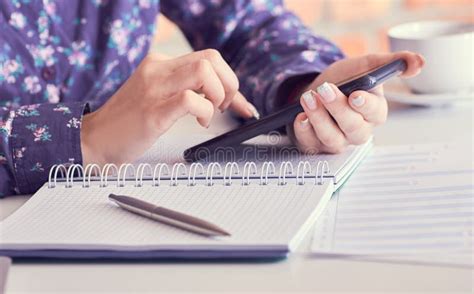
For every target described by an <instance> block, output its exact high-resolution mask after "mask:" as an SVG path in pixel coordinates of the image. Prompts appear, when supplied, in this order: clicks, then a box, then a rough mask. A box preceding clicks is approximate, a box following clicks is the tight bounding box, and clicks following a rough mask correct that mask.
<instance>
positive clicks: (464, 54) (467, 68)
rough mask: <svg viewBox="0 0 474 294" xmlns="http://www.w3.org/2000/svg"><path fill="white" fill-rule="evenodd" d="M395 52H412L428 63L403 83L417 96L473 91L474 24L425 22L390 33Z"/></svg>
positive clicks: (408, 25) (396, 29) (400, 27)
mask: <svg viewBox="0 0 474 294" xmlns="http://www.w3.org/2000/svg"><path fill="white" fill-rule="evenodd" d="M388 37H389V41H390V49H391V51H392V52H395V51H402V50H409V51H413V52H416V53H420V54H421V55H423V57H424V58H425V60H426V64H425V66H424V68H423V70H422V72H421V73H420V74H419V75H418V76H416V77H414V78H410V79H405V80H404V81H405V82H406V83H407V85H408V86H409V87H410V89H411V90H412V91H413V92H416V93H450V92H467V91H473V90H474V48H473V47H474V24H469V23H462V22H455V21H422V22H412V23H405V24H401V25H397V26H395V27H393V28H391V29H390V30H389V31H388Z"/></svg>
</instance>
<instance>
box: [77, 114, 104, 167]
mask: <svg viewBox="0 0 474 294" xmlns="http://www.w3.org/2000/svg"><path fill="white" fill-rule="evenodd" d="M97 130H98V128H97V117H96V115H95V113H94V112H93V113H89V114H86V115H84V116H83V117H82V127H81V152H82V164H83V166H87V165H88V164H93V163H95V164H98V165H99V166H103V165H104V164H105V163H106V160H105V158H104V156H103V155H102V153H101V151H100V148H99V144H98V143H99V141H98V140H97V136H96V134H95V133H96V132H97Z"/></svg>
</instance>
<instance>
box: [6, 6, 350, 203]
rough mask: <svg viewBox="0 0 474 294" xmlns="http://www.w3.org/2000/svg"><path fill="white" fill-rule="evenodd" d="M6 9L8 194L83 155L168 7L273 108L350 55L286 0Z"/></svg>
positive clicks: (201, 45)
mask: <svg viewBox="0 0 474 294" xmlns="http://www.w3.org/2000/svg"><path fill="white" fill-rule="evenodd" d="M0 9H1V15H0V197H1V196H6V195H12V194H25V193H33V192H35V191H36V190H37V189H38V188H39V187H40V186H41V185H42V184H43V183H44V182H46V181H47V178H48V171H49V168H50V167H51V166H52V165H53V164H58V163H68V162H75V163H81V162H82V156H81V148H80V146H81V145H80V128H81V120H82V116H83V115H84V114H86V113H87V112H89V111H94V110H95V109H97V108H98V107H100V106H101V105H102V104H103V103H104V102H105V101H106V100H107V99H108V98H109V97H110V96H111V95H113V93H114V92H115V91H117V89H118V88H119V87H120V86H121V85H122V83H123V82H124V81H125V80H126V79H127V78H128V77H129V76H130V75H131V74H132V73H133V71H134V70H135V68H136V67H137V65H138V64H139V63H140V61H141V60H142V59H143V57H144V56H145V55H146V54H147V52H148V50H149V46H150V41H151V39H152V36H153V34H154V32H155V23H156V16H157V15H158V13H160V11H161V12H162V13H163V14H164V15H165V16H167V17H168V18H169V19H171V20H172V21H173V22H175V23H176V24H177V25H178V26H179V27H180V29H181V30H182V31H183V33H184V34H185V36H186V38H187V39H188V41H189V42H190V44H191V46H192V47H193V48H194V49H195V50H200V49H205V48H215V49H217V50H219V51H220V52H221V53H222V55H223V56H224V58H225V59H226V60H227V62H229V64H230V65H231V66H232V68H233V69H234V71H235V72H236V74H237V76H238V77H239V80H240V86H241V91H242V92H243V94H244V95H245V96H246V97H247V98H248V99H249V100H250V101H252V102H253V103H254V104H255V105H256V106H257V108H258V109H259V110H260V111H261V112H264V113H268V112H271V111H272V110H273V109H274V108H275V97H276V95H277V92H278V91H279V90H280V88H281V87H280V86H281V85H282V84H283V82H284V81H286V80H288V79H289V78H292V77H299V76H303V75H308V74H317V73H318V72H321V71H322V70H323V69H324V68H325V67H327V66H328V65H329V64H331V63H332V62H334V61H335V60H338V59H340V58H342V53H341V52H340V51H339V49H338V48H337V47H335V46H334V45H333V44H331V43H330V42H328V41H326V40H324V39H323V38H320V37H316V36H314V35H313V34H312V33H311V32H310V31H309V30H308V29H307V28H306V27H304V26H303V25H302V24H301V22H300V21H299V19H298V18H296V17H295V16H294V15H293V14H292V13H290V12H289V11H287V10H286V9H285V8H284V6H283V5H282V3H281V1H271V0H234V1H227V0H180V1H176V0H161V1H159V0H62V1H60V0H58V1H52V0H10V1H2V2H1V3H0Z"/></svg>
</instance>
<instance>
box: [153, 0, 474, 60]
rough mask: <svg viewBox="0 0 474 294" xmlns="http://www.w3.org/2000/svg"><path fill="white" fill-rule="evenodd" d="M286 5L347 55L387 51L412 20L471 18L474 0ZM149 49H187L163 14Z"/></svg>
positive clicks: (323, 0) (322, 0)
mask: <svg viewBox="0 0 474 294" xmlns="http://www.w3.org/2000/svg"><path fill="white" fill-rule="evenodd" d="M284 2H285V4H286V6H287V7H288V8H289V9H290V10H291V11H293V12H294V13H295V14H296V15H298V16H299V17H300V18H301V19H302V20H303V22H304V23H305V24H306V25H307V26H309V27H311V28H312V29H313V31H314V32H315V33H316V34H318V35H322V36H325V37H327V38H329V39H331V40H332V41H333V42H335V43H336V44H338V45H339V47H341V48H342V50H343V51H344V52H345V53H346V54H347V55H348V56H357V55H361V54H365V53H368V52H383V51H388V42H387V38H386V32H387V30H388V28H390V27H391V26H393V25H396V24H399V23H404V22H409V21H415V20H460V21H466V22H474V0H286V1H284ZM157 21H158V31H157V35H156V37H155V40H154V43H153V47H152V50H153V51H159V52H161V53H164V54H167V55H171V56H177V55H181V54H184V53H187V52H189V51H190V50H191V49H190V47H189V46H188V45H187V43H186V40H185V39H184V37H183V36H182V34H181V33H180V32H179V29H177V28H176V27H175V26H174V25H173V24H172V23H171V22H170V21H168V20H167V19H166V18H165V17H163V16H160V17H159V18H158V20H157Z"/></svg>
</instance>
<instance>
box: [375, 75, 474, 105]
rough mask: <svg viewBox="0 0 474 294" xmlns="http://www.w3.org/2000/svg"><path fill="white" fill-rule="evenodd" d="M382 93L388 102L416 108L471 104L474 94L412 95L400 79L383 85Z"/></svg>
mask: <svg viewBox="0 0 474 294" xmlns="http://www.w3.org/2000/svg"><path fill="white" fill-rule="evenodd" d="M384 93H385V98H387V100H388V101H394V102H399V103H404V104H410V105H417V106H445V105H450V104H454V103H458V102H472V101H473V100H474V92H457V93H456V92H453V93H438V94H417V93H413V92H412V91H411V90H410V88H408V86H407V85H405V84H404V83H403V82H402V81H401V80H400V79H395V80H391V81H388V82H387V83H385V85H384Z"/></svg>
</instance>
